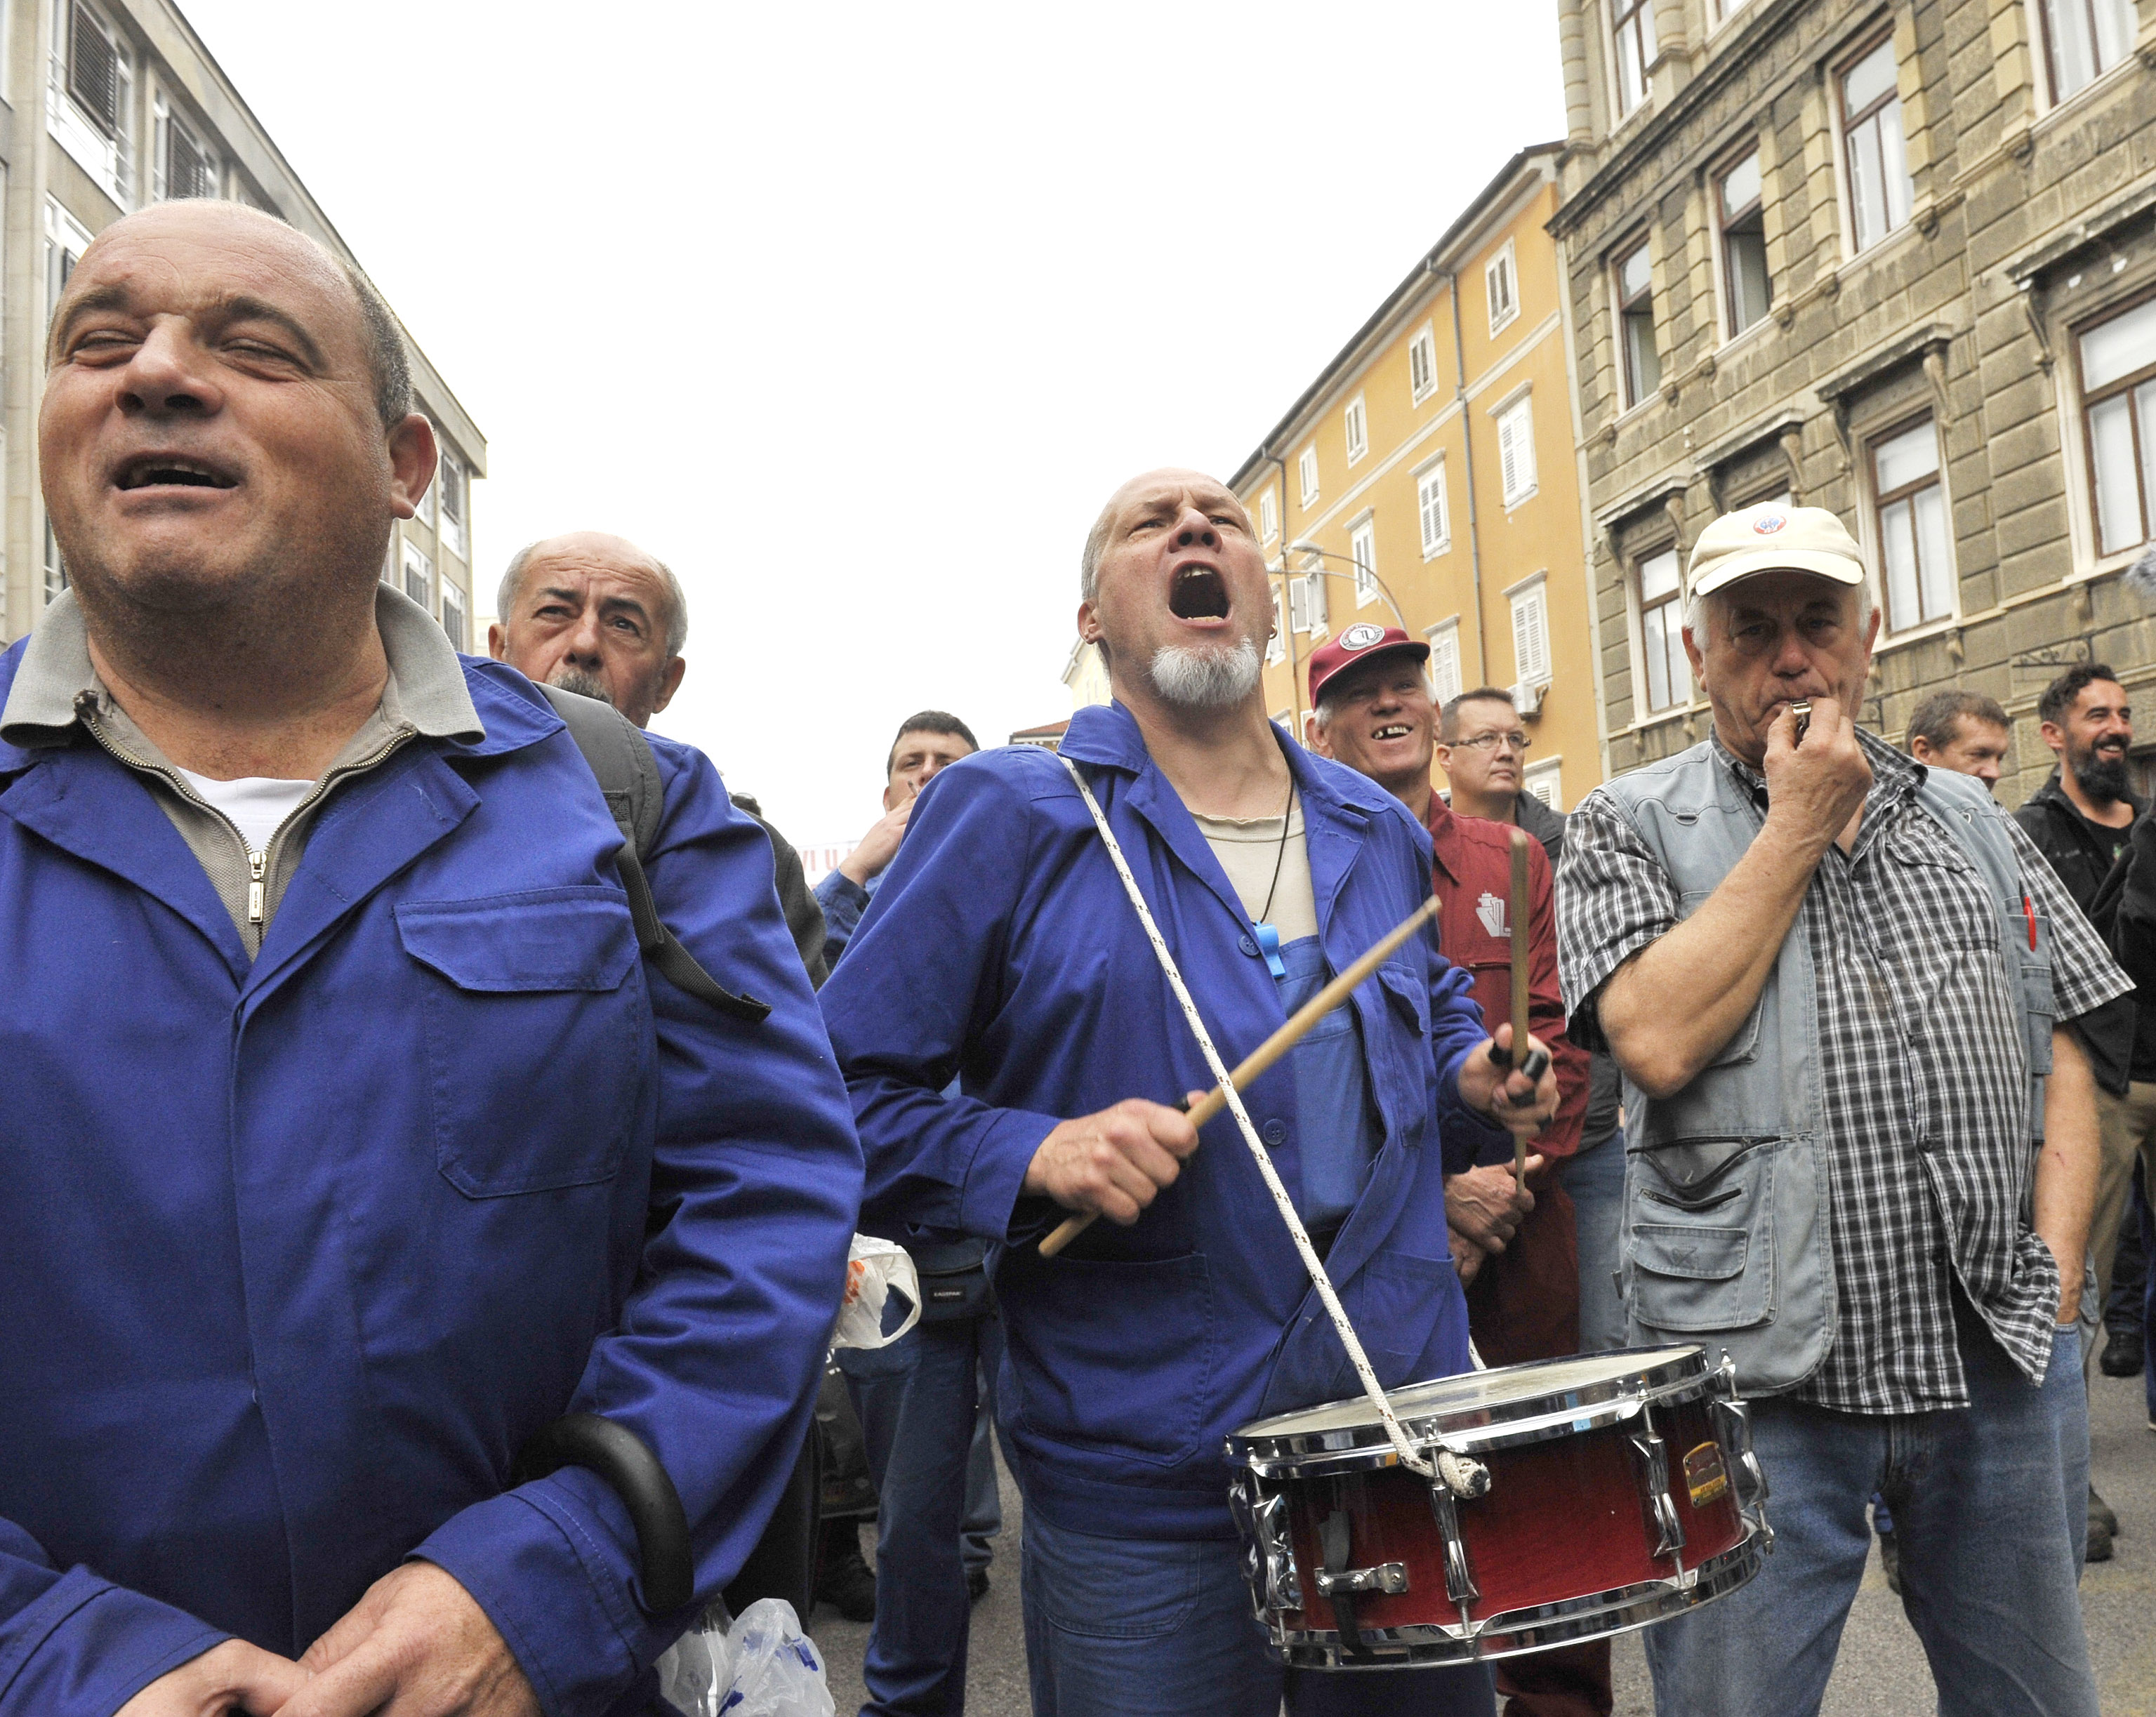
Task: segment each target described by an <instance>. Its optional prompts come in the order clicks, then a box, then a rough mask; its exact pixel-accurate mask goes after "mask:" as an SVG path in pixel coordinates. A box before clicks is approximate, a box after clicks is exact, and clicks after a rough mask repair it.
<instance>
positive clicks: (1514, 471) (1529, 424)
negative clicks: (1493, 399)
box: [1490, 388, 1541, 512]
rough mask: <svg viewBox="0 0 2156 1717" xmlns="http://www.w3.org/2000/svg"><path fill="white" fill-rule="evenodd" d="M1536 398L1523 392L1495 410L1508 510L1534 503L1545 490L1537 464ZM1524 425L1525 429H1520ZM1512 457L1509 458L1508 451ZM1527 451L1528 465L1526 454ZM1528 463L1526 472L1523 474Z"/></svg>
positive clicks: (1500, 480) (1500, 481)
mask: <svg viewBox="0 0 2156 1717" xmlns="http://www.w3.org/2000/svg"><path fill="white" fill-rule="evenodd" d="M1490 415H1491V417H1492V418H1496V421H1497V480H1498V484H1499V486H1500V488H1501V489H1502V490H1503V493H1504V498H1505V510H1507V512H1510V511H1511V510H1512V509H1513V508H1514V507H1517V506H1519V505H1522V503H1524V502H1527V501H1529V500H1533V499H1534V496H1535V493H1536V491H1537V489H1539V488H1540V487H1541V473H1540V472H1539V471H1538V470H1537V469H1536V463H1535V416H1534V395H1533V393H1532V391H1530V390H1528V389H1527V388H1522V389H1521V390H1520V391H1519V392H1517V394H1515V395H1512V396H1511V397H1507V398H1506V399H1505V400H1503V401H1501V402H1500V403H1499V404H1497V405H1496V406H1495V407H1492V408H1491V413H1490ZM1522 425H1524V426H1525V427H1524V428H1521V427H1520V426H1522ZM1508 449H1509V450H1510V451H1511V453H1512V458H1511V459H1507V458H1506V454H1507V450H1508ZM1523 450H1524V454H1525V458H1524V461H1523V460H1522V451H1523ZM1523 463H1524V466H1525V469H1524V471H1523V470H1522V464H1523Z"/></svg>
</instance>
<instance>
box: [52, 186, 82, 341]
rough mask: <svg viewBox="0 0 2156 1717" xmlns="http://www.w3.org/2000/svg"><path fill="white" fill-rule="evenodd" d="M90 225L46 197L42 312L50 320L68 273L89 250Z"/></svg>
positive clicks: (64, 286)
mask: <svg viewBox="0 0 2156 1717" xmlns="http://www.w3.org/2000/svg"><path fill="white" fill-rule="evenodd" d="M87 249H90V228H87V227H85V225H83V223H81V222H80V221H79V220H77V219H76V218H74V216H73V215H72V214H70V213H68V210H67V208H66V207H65V206H64V204H63V203H62V202H60V201H59V198H58V197H54V196H51V195H49V194H48V195H47V197H45V314H44V320H47V321H49V320H51V319H52V314H53V310H54V307H55V306H56V305H58V304H59V301H60V294H61V292H62V291H63V290H65V288H66V286H67V281H68V276H69V274H72V273H74V265H75V264H76V263H78V262H80V260H81V259H82V254H83V252H85V250H87Z"/></svg>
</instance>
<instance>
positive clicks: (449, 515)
mask: <svg viewBox="0 0 2156 1717" xmlns="http://www.w3.org/2000/svg"><path fill="white" fill-rule="evenodd" d="M434 487H435V488H436V489H439V490H440V491H441V496H442V504H441V524H440V526H439V529H440V530H441V539H442V546H443V547H444V548H445V549H447V550H448V551H449V552H450V553H451V554H453V555H454V556H456V557H457V558H458V559H459V560H460V561H469V560H470V558H471V556H470V553H468V552H467V551H466V550H465V518H466V515H468V514H469V513H470V508H471V474H470V472H468V471H466V470H465V462H464V461H463V460H462V459H459V458H458V457H457V456H456V455H455V454H453V453H451V452H450V451H449V448H443V449H442V459H441V464H440V466H439V468H438V469H437V470H436V472H435V474H434Z"/></svg>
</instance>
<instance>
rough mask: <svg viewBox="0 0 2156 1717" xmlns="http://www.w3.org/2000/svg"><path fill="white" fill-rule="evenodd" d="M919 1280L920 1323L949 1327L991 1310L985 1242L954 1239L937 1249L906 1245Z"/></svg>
mask: <svg viewBox="0 0 2156 1717" xmlns="http://www.w3.org/2000/svg"><path fill="white" fill-rule="evenodd" d="M906 1251H907V1252H908V1253H911V1255H912V1258H913V1268H914V1270H915V1272H916V1274H918V1275H919V1276H920V1278H921V1322H922V1323H924V1324H951V1323H956V1322H957V1321H958V1320H961V1319H962V1318H984V1317H986V1316H988V1314H989V1313H990V1312H992V1311H993V1310H995V1294H994V1293H993V1290H992V1289H990V1288H989V1286H988V1267H987V1263H986V1259H987V1257H988V1242H987V1241H985V1240H958V1241H953V1242H952V1243H949V1244H947V1245H941V1246H925V1245H924V1246H908V1247H907V1248H906Z"/></svg>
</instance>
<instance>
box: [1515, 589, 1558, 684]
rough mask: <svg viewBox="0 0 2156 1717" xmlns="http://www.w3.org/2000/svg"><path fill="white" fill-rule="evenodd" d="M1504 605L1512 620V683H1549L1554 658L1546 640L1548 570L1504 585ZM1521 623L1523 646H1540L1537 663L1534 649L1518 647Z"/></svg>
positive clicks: (1548, 640) (1549, 642) (1554, 675)
mask: <svg viewBox="0 0 2156 1717" xmlns="http://www.w3.org/2000/svg"><path fill="white" fill-rule="evenodd" d="M1505 604H1506V607H1507V612H1509V614H1510V616H1511V618H1512V673H1513V676H1514V678H1513V681H1512V683H1513V684H1515V685H1522V686H1527V685H1548V684H1550V682H1551V681H1552V680H1553V679H1554V678H1555V677H1556V656H1555V652H1554V648H1553V644H1552V642H1551V639H1550V622H1549V569H1548V567H1544V568H1543V569H1542V570H1541V571H1537V572H1531V573H1529V574H1528V575H1527V577H1525V578H1522V580H1521V581H1520V582H1518V583H1517V584H1513V585H1508V586H1507V587H1506V590H1505ZM1523 621H1524V623H1525V627H1526V638H1527V643H1528V644H1529V645H1530V646H1531V647H1532V646H1535V645H1537V644H1538V645H1539V647H1540V651H1539V653H1540V656H1541V659H1540V660H1539V661H1537V660H1536V659H1535V655H1536V653H1537V652H1536V650H1535V649H1534V648H1528V649H1527V650H1522V648H1520V645H1521V638H1522V622H1523Z"/></svg>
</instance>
